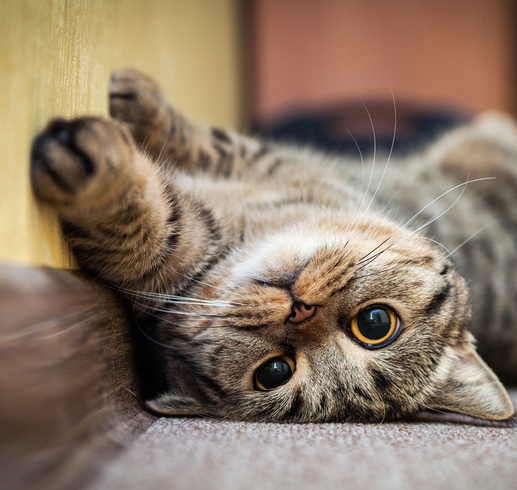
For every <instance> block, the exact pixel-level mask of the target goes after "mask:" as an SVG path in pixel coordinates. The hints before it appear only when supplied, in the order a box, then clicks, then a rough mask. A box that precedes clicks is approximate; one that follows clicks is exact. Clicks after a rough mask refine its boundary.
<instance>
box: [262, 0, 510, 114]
mask: <svg viewBox="0 0 517 490" xmlns="http://www.w3.org/2000/svg"><path fill="white" fill-rule="evenodd" d="M253 17H254V32H255V39H254V46H255V49H254V52H255V56H254V58H255V77H254V78H255V97H254V107H253V114H254V117H255V119H257V120H259V121H263V120H267V119H269V118H271V117H273V116H274V115H275V114H278V113H280V112H282V111H283V110H285V109H288V108H290V107H300V105H305V106H314V105H317V104H328V103H331V102H335V101H336V100H342V99H343V98H347V97H366V98H368V97H391V89H393V92H394V94H395V97H396V98H401V99H407V98H410V99H413V100H417V101H420V102H425V103H435V102H438V103H441V104H443V103H451V104H456V105H460V106H463V107H465V108H467V109H471V110H474V111H478V110H483V109H502V110H506V111H512V112H514V111H515V102H516V95H517V93H516V90H515V89H516V87H515V65H516V59H515V40H516V36H515V27H516V22H517V19H516V18H515V1H514V0H453V1H451V0H418V1H417V0H319V1H313V0H254V2H253Z"/></svg>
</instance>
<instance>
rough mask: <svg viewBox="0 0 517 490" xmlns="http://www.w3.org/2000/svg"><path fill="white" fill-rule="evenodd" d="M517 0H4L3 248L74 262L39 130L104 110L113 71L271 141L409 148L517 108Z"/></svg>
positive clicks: (0, 111)
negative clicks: (142, 76)
mask: <svg viewBox="0 0 517 490" xmlns="http://www.w3.org/2000/svg"><path fill="white" fill-rule="evenodd" d="M516 11H517V9H516V3H515V2H514V1H513V0H317V1H316V0H248V1H246V0H2V1H1V2H0V150H1V151H0V259H2V260H11V261H16V262H25V263H35V264H48V265H56V266H70V265H72V264H73V262H72V259H71V258H70V255H69V254H68V252H67V249H66V247H65V246H64V244H63V242H62V239H61V238H60V235H59V232H58V227H57V224H56V220H55V217H54V216H53V215H52V214H51V213H49V212H47V211H46V210H45V209H41V208H37V207H36V206H35V204H34V203H33V201H32V197H31V193H30V185H29V174H28V160H29V148H30V140H31V139H32V137H33V136H34V134H35V133H36V131H38V130H39V129H41V128H42V127H43V125H44V124H45V123H46V121H48V119H50V118H52V117H55V116H58V115H60V116H65V117H73V116H77V115H82V114H106V113H107V99H106V88H107V84H108V80H109V74H110V72H111V71H112V70H113V69H115V68H117V67H120V66H133V67H135V68H138V69H141V70H144V71H146V72H148V73H149V74H151V75H153V76H154V77H155V78H156V79H157V80H158V81H159V82H160V83H161V85H162V86H163V87H164V90H165V91H166V93H167V94H168V95H169V97H170V98H171V99H172V100H173V101H174V103H175V105H176V106H177V107H178V108H179V109H181V110H182V111H184V112H185V113H188V114H189V115H191V116H193V117H196V118H198V119H202V120H205V121H208V122H210V123H212V124H214V125H217V126H222V127H233V128H236V129H240V130H246V131H255V132H259V133H261V134H265V135H267V136H269V137H272V138H277V139H283V140H298V141H303V142H310V143H311V144H314V145H316V146H320V147H322V148H327V149H331V150H337V151H342V152H345V153H346V152H354V151H357V150H356V147H355V143H354V142H353V140H352V139H351V137H350V134H352V135H353V136H354V138H355V139H356V140H357V141H358V142H359V144H360V145H361V146H362V147H363V148H364V151H368V149H369V148H371V144H372V127H371V123H370V116H371V119H372V121H373V123H374V126H375V131H376V134H377V137H378V143H379V144H380V145H381V146H383V145H384V146H389V145H390V144H391V139H392V134H393V129H394V116H395V113H394V110H395V109H394V102H393V100H395V102H396V107H397V140H396V148H395V149H396V151H401V152H405V151H408V150H409V149H411V148H413V147H415V146H418V145H420V144H421V143H422V142H424V141H426V140H427V139H429V138H431V137H433V136H434V135H436V134H437V133H439V132H440V131H443V130H444V129H446V128H448V127H450V126H453V125H455V124H458V123H461V122H463V121H465V120H467V119H468V118H469V117H471V116H472V115H474V114H476V113H478V112H479V111H483V110H502V111H505V112H509V113H511V114H514V115H515V114H516V110H517V101H516V95H517V94H516V82H517V76H516V73H517V70H516V68H517V56H516V38H515V36H516V27H517V13H516Z"/></svg>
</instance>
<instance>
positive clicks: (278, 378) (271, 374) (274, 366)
mask: <svg viewBox="0 0 517 490" xmlns="http://www.w3.org/2000/svg"><path fill="white" fill-rule="evenodd" d="M292 375H293V370H292V369H291V366H290V365H289V363H288V362H287V361H286V360H285V359H284V358H282V357H274V358H273V359H270V360H269V361H267V362H265V363H264V364H263V365H262V366H261V367H260V369H259V370H258V371H257V375H256V382H257V387H258V388H259V389H261V390H264V389H265V390H271V389H273V388H277V387H278V386H281V385H283V384H284V383H286V382H287V381H289V379H290V378H291V376H292Z"/></svg>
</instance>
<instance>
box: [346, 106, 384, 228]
mask: <svg viewBox="0 0 517 490" xmlns="http://www.w3.org/2000/svg"><path fill="white" fill-rule="evenodd" d="M363 107H364V108H365V110H366V114H367V115H368V119H369V120H370V125H371V128H372V135H373V156H372V168H371V170H370V177H369V179H368V184H367V186H366V190H365V191H364V193H363V189H362V186H361V193H362V197H361V204H360V206H359V209H358V212H357V216H359V213H360V212H361V209H362V208H363V206H364V203H365V201H366V197H367V196H368V192H369V191H370V186H371V184H372V180H373V175H374V171H375V162H376V158H377V135H376V133H375V125H374V124H373V120H372V116H371V114H370V111H369V110H368V107H366V104H365V103H364V101H363ZM365 215H366V212H363V213H362V215H361V217H360V218H359V220H358V222H357V225H356V222H355V221H356V219H355V218H354V220H353V221H352V223H351V224H350V228H349V231H350V230H352V231H351V232H352V233H353V231H355V230H356V229H357V228H358V227H359V226H360V225H361V223H362V220H363V219H364V217H365ZM353 226H355V228H354V229H352V227H353Z"/></svg>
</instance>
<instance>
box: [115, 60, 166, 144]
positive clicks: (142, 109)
mask: <svg viewBox="0 0 517 490" xmlns="http://www.w3.org/2000/svg"><path fill="white" fill-rule="evenodd" d="M109 104H110V115H111V117H113V118H115V119H117V120H118V121H121V122H123V123H125V124H126V125H127V126H128V128H129V130H130V131H131V133H132V135H133V137H134V138H135V141H136V142H137V143H138V144H144V143H148V142H149V140H152V139H153V136H154V135H153V131H155V130H157V129H158V127H159V126H161V124H160V122H161V121H160V120H161V119H163V118H164V117H166V116H165V114H164V113H165V112H166V110H167V105H168V104H167V101H166V100H165V98H164V96H163V95H162V92H161V90H160V87H159V86H158V84H157V83H156V82H155V81H154V80H152V79H151V78H149V77H148V76H146V75H144V74H143V73H140V72H139V71H137V70H133V69H131V68H120V69H119V70H117V71H115V72H114V73H113V75H112V76H111V81H110V86H109ZM158 131H159V129H158Z"/></svg>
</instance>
